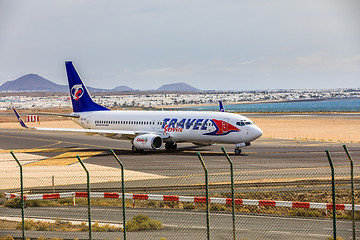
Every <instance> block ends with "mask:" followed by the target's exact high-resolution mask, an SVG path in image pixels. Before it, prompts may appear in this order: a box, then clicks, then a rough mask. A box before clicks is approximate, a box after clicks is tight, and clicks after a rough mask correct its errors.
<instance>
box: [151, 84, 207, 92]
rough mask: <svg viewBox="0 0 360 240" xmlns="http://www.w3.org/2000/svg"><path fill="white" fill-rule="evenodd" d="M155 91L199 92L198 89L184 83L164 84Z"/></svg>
mask: <svg viewBox="0 0 360 240" xmlns="http://www.w3.org/2000/svg"><path fill="white" fill-rule="evenodd" d="M157 91H162V92H165V91H166V92H200V90H199V89H197V88H194V87H192V86H190V85H189V84H186V83H173V84H165V85H163V86H161V87H160V88H158V89H157Z"/></svg>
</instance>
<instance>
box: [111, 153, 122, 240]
mask: <svg viewBox="0 0 360 240" xmlns="http://www.w3.org/2000/svg"><path fill="white" fill-rule="evenodd" d="M110 152H111V153H112V155H113V156H114V157H115V159H116V161H118V163H119V164H120V166H121V192H122V205H123V222H124V240H126V215H125V182H124V165H123V163H122V162H121V161H120V159H119V158H118V156H117V155H116V154H115V152H114V151H113V150H112V149H110Z"/></svg>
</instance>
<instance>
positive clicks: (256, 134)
mask: <svg viewBox="0 0 360 240" xmlns="http://www.w3.org/2000/svg"><path fill="white" fill-rule="evenodd" d="M251 135H252V136H253V138H254V140H255V139H257V138H259V137H261V136H262V135H263V131H262V130H261V129H260V128H259V127H258V126H256V125H254V126H253V129H252V134H251Z"/></svg>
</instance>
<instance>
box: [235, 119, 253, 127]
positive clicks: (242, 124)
mask: <svg viewBox="0 0 360 240" xmlns="http://www.w3.org/2000/svg"><path fill="white" fill-rule="evenodd" d="M253 124H254V123H253V122H251V121H245V120H241V121H240V122H236V125H238V126H245V125H253Z"/></svg>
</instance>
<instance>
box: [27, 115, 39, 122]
mask: <svg viewBox="0 0 360 240" xmlns="http://www.w3.org/2000/svg"><path fill="white" fill-rule="evenodd" d="M26 121H27V122H39V115H27V116H26Z"/></svg>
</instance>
